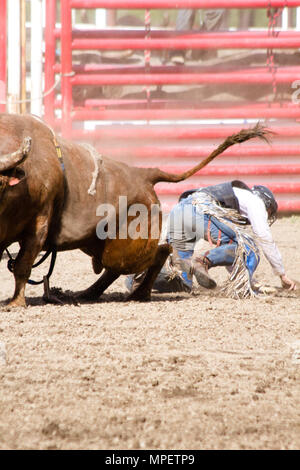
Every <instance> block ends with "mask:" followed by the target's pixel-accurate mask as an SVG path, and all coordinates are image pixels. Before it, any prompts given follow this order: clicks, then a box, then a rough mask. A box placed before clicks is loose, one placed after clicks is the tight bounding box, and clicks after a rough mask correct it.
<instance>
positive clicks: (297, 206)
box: [162, 200, 300, 213]
mask: <svg viewBox="0 0 300 470" xmlns="http://www.w3.org/2000/svg"><path fill="white" fill-rule="evenodd" d="M277 202H278V212H281V213H284V212H300V200H296V201H293V200H291V201H277ZM174 205H175V203H174V204H172V203H165V202H162V209H163V212H165V213H168V212H169V211H170V210H171V209H172V208H173V207H174Z"/></svg>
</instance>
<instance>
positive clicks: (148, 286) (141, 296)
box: [128, 243, 172, 302]
mask: <svg viewBox="0 0 300 470" xmlns="http://www.w3.org/2000/svg"><path fill="white" fill-rule="evenodd" d="M171 252H172V248H171V246H170V245H168V244H167V243H165V244H163V245H159V246H158V249H157V252H156V255H155V259H154V263H153V264H152V266H150V268H148V270H147V273H146V276H145V278H144V280H143V282H142V283H141V284H140V285H139V286H138V287H137V288H136V289H135V291H134V292H132V294H130V295H129V297H128V300H137V301H139V302H145V301H148V300H150V299H151V290H152V286H153V284H154V281H155V279H156V278H157V276H158V273H159V272H160V270H161V268H162V267H163V265H164V264H165V262H166V260H167V258H168V256H169V254H170V253H171Z"/></svg>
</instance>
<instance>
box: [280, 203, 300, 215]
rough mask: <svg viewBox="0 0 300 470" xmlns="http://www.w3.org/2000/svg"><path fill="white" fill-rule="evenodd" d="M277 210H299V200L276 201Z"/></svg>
mask: <svg viewBox="0 0 300 470" xmlns="http://www.w3.org/2000/svg"><path fill="white" fill-rule="evenodd" d="M278 211H279V212H299V211H300V201H278Z"/></svg>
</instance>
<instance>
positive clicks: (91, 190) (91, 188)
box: [81, 143, 103, 196]
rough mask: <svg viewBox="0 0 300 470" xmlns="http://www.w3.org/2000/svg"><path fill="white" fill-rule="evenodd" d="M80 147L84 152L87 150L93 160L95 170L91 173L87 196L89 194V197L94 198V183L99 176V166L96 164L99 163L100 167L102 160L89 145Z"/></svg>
mask: <svg viewBox="0 0 300 470" xmlns="http://www.w3.org/2000/svg"><path fill="white" fill-rule="evenodd" d="M81 146H82V147H83V148H85V149H86V150H88V152H89V153H90V155H91V156H92V158H93V160H94V164H95V169H94V171H93V173H92V177H93V179H92V182H91V184H90V187H89V189H88V194H90V195H91V196H95V194H96V182H97V178H98V175H99V165H98V163H100V164H101V165H103V160H102V155H101V154H100V153H98V152H97V150H96V149H95V148H94V147H93V146H92V145H90V144H86V143H84V144H81Z"/></svg>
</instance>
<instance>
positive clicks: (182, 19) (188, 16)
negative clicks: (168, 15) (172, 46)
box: [171, 9, 225, 65]
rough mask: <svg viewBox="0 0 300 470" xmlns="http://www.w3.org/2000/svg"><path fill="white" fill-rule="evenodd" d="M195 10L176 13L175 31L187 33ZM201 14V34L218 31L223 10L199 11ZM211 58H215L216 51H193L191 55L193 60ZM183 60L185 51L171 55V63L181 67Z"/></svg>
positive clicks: (191, 26) (223, 13) (174, 52)
mask: <svg viewBox="0 0 300 470" xmlns="http://www.w3.org/2000/svg"><path fill="white" fill-rule="evenodd" d="M196 13H197V11H196V10H189V9H188V10H187V9H182V10H179V11H178V14H177V18H176V31H188V30H191V29H192V28H193V24H194V22H195V17H196ZM201 13H202V15H201V16H202V18H203V20H202V22H201V25H200V31H201V32H209V31H215V30H217V29H219V27H220V25H221V23H222V20H223V18H224V15H225V10H223V9H222V10H205V11H203V12H202V11H201ZM211 56H214V57H215V56H216V51H214V50H213V51H206V50H205V51H202V50H195V51H194V53H193V58H195V59H200V58H202V59H203V58H206V59H207V58H211ZM184 60H185V51H184V50H175V51H173V52H172V53H171V61H172V62H173V63H174V64H176V65H183V64H184Z"/></svg>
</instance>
